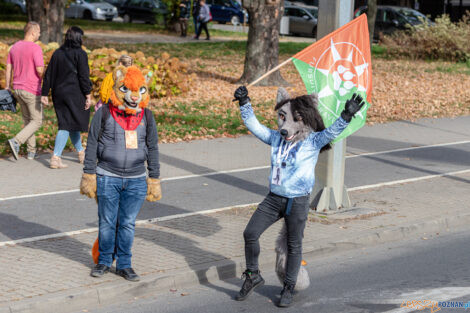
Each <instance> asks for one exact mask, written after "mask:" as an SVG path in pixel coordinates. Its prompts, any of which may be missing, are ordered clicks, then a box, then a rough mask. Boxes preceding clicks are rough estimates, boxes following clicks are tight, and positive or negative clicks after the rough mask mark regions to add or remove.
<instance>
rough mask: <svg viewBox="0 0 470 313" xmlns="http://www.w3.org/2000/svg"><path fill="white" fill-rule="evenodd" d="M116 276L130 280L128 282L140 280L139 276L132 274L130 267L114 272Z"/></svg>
mask: <svg viewBox="0 0 470 313" xmlns="http://www.w3.org/2000/svg"><path fill="white" fill-rule="evenodd" d="M116 274H117V275H119V276H122V277H124V278H125V279H127V280H130V281H139V280H140V276H139V275H137V274H136V273H135V272H134V270H133V269H132V267H129V268H123V269H122V270H116Z"/></svg>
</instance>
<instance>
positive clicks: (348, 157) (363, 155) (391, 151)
mask: <svg viewBox="0 0 470 313" xmlns="http://www.w3.org/2000/svg"><path fill="white" fill-rule="evenodd" d="M466 143H470V140H465V141H456V142H450V143H438V144H434V145H426V146H418V147H409V148H401V149H392V150H384V151H377V152H366V153H361V154H354V155H347V156H346V158H347V159H352V158H357V157H365V156H369V155H377V154H387V153H393V152H401V151H409V150H417V149H424V148H435V147H445V146H454V145H463V144H466Z"/></svg>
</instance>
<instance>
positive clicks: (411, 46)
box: [382, 11, 470, 62]
mask: <svg viewBox="0 0 470 313" xmlns="http://www.w3.org/2000/svg"><path fill="white" fill-rule="evenodd" d="M469 41H470V12H468V11H467V13H466V15H465V16H464V17H463V18H462V20H460V21H459V22H458V23H452V22H451V21H450V18H449V16H447V15H443V16H442V17H439V18H436V21H435V24H433V25H430V24H427V23H424V24H421V25H418V26H415V27H413V28H410V29H409V30H406V31H399V32H395V33H394V34H392V35H391V36H384V37H383V38H382V44H383V45H384V46H385V47H386V53H387V54H388V55H389V56H392V57H393V56H404V57H409V58H412V59H424V60H437V59H440V60H446V61H457V62H468V61H469V60H470V44H469Z"/></svg>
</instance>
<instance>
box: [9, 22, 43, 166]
mask: <svg viewBox="0 0 470 313" xmlns="http://www.w3.org/2000/svg"><path fill="white" fill-rule="evenodd" d="M40 34H41V28H40V26H39V24H38V23H36V22H28V23H27V24H26V26H25V27H24V39H23V40H20V41H18V42H17V43H15V44H14V45H13V46H12V47H11V49H10V52H8V57H7V66H6V71H5V72H6V77H5V81H6V89H7V90H10V83H11V78H12V73H13V94H14V96H15V98H16V100H17V101H18V103H19V104H20V108H21V115H22V117H23V122H24V127H23V129H22V130H21V131H20V132H19V133H18V134H16V136H15V137H13V138H11V139H9V140H8V143H9V144H10V147H11V150H12V152H13V157H14V158H15V159H16V160H18V157H19V151H20V146H21V145H22V144H24V143H26V145H27V149H28V160H32V159H34V157H35V155H36V136H35V135H34V133H35V132H36V131H37V130H38V129H39V127H41V124H42V105H41V80H42V76H43V73H44V60H43V55H42V49H41V47H40V46H39V45H37V44H35V43H34V42H35V41H37V40H38V39H39V35H40Z"/></svg>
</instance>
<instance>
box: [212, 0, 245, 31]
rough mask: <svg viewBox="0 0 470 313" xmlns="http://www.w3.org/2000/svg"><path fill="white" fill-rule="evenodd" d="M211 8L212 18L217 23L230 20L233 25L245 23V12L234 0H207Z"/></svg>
mask: <svg viewBox="0 0 470 313" xmlns="http://www.w3.org/2000/svg"><path fill="white" fill-rule="evenodd" d="M206 4H207V5H208V6H209V7H210V9H211V15H212V20H213V21H214V22H219V23H227V22H230V23H232V24H233V25H238V24H240V23H245V12H244V11H243V8H242V6H241V4H240V3H238V2H237V1H235V0H207V1H206Z"/></svg>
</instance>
